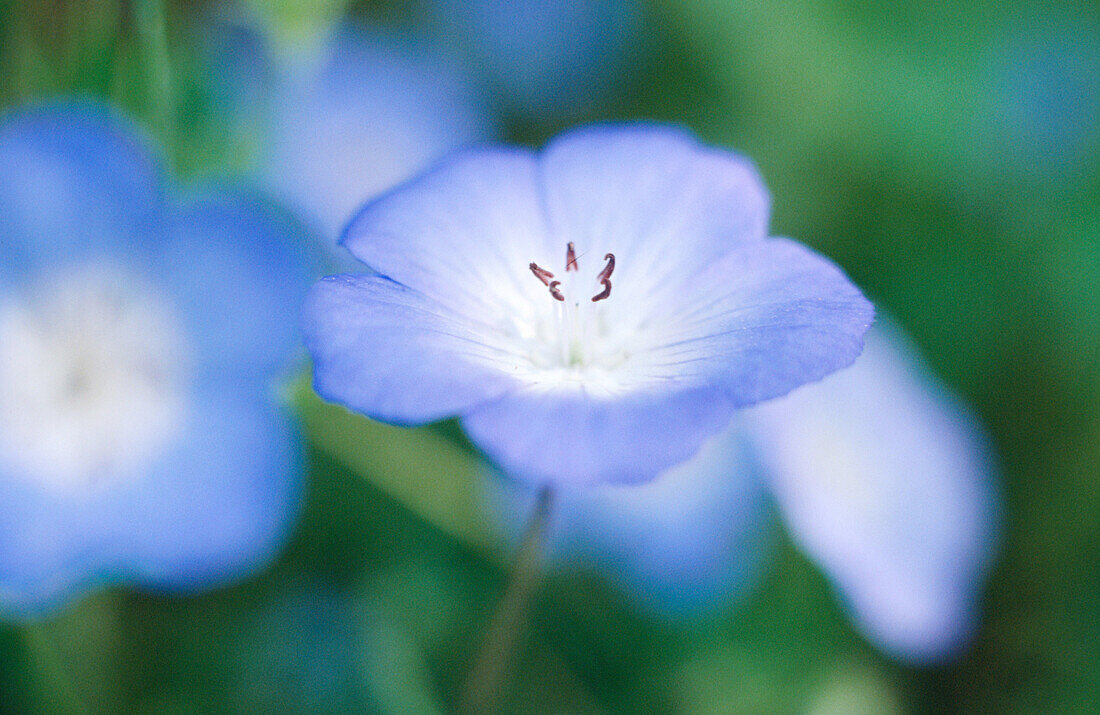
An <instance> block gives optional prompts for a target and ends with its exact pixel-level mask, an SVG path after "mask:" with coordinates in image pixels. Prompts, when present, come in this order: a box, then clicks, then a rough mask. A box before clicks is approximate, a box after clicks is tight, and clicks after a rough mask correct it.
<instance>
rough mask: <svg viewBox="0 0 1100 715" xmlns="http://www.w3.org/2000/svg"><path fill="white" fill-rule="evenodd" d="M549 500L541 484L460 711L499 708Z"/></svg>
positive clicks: (534, 581) (532, 584) (534, 580)
mask: <svg viewBox="0 0 1100 715" xmlns="http://www.w3.org/2000/svg"><path fill="white" fill-rule="evenodd" d="M550 503H551V492H550V487H543V488H542V489H541V490H540V491H539V494H538V497H537V499H536V502H535V509H534V511H533V512H532V514H531V518H530V520H529V521H528V522H527V530H526V532H525V533H524V535H523V542H522V543H521V544H520V547H519V551H518V552H517V553H516V558H515V561H514V562H513V564H512V571H511V575H510V576H509V578H508V586H507V588H506V589H505V591H504V596H503V598H501V600H500V604H499V605H498V606H497V610H496V613H494V614H493V618H492V620H491V621H490V622H489V626H488V629H487V630H486V632H485V639H484V640H483V641H482V643H481V648H480V649H479V650H478V653H477V658H476V659H475V660H474V667H473V668H472V669H471V670H470V674H469V675H468V676H467V678H466V684H465V686H464V687H463V689H462V697H461V699H460V700H459V706H458V710H459V712H463V713H489V712H497V711H498V710H499V709H500V705H501V701H502V696H503V695H504V687H505V685H506V684H507V682H508V677H509V675H510V671H511V668H512V666H513V665H514V663H515V659H516V658H515V655H516V650H517V646H518V644H519V641H520V639H521V636H522V635H523V633H524V625H525V622H526V619H527V611H528V609H529V607H530V604H531V597H532V595H534V592H535V591H536V589H537V588H538V584H539V574H540V569H539V563H540V561H541V555H542V547H543V542H544V540H545V536H546V531H547V527H548V526H549V522H550V518H549V517H550Z"/></svg>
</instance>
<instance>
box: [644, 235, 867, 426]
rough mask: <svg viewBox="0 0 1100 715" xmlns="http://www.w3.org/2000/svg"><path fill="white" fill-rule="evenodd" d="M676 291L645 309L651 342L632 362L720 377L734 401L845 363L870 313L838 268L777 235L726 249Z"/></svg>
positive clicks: (691, 379) (776, 391)
mask: <svg viewBox="0 0 1100 715" xmlns="http://www.w3.org/2000/svg"><path fill="white" fill-rule="evenodd" d="M676 294H677V296H678V297H677V298H676V299H675V300H670V301H667V302H666V303H664V304H661V305H659V306H656V307H655V308H654V309H653V313H652V314H651V315H650V316H649V322H650V325H651V326H652V327H651V328H650V329H651V330H653V331H654V333H655V334H656V335H657V336H656V337H653V338H650V341H651V342H655V343H656V344H657V345H659V347H657V348H655V349H653V350H652V351H650V352H649V353H648V354H645V355H639V356H637V359H638V361H639V362H640V363H643V364H646V363H648V364H649V365H651V369H652V370H653V371H654V372H656V371H658V370H665V371H667V370H669V368H670V366H672V367H674V368H675V370H674V374H675V375H676V379H677V380H679V381H681V382H683V383H685V384H711V385H720V386H721V387H722V389H723V390H724V391H725V392H726V394H727V396H728V398H729V399H730V400H731V401H732V402H733V403H734V404H735V405H737V406H739V407H741V406H746V405H751V404H753V403H756V402H760V401H761V400H767V399H771V398H773V397H778V396H780V395H784V394H786V393H787V392H789V391H791V390H792V389H794V388H796V387H798V386H800V385H803V384H805V383H807V382H814V381H816V380H820V379H821V378H822V377H824V376H825V375H827V374H829V373H830V372H833V371H834V370H838V369H840V368H842V367H846V366H848V365H850V364H851V363H852V361H853V360H855V359H856V357H857V356H858V355H859V353H860V350H861V349H862V347H863V342H862V337H863V333H864V332H865V331H866V330H867V327H868V326H869V325H870V324H871V321H872V320H873V317H874V308H873V307H872V306H871V304H870V303H869V302H868V301H867V299H866V298H864V297H863V295H862V294H861V293H860V292H859V289H858V288H856V287H855V286H854V285H852V284H851V282H849V280H848V279H847V277H846V276H845V275H844V273H843V272H841V270H840V269H839V268H837V267H836V266H835V265H833V264H832V263H831V262H830V261H828V260H827V259H825V258H823V257H821V256H819V255H817V254H815V253H814V252H813V251H810V250H809V249H808V248H805V247H804V246H802V245H800V244H798V243H795V242H794V241H789V240H787V239H779V238H775V239H768V240H765V241H755V242H752V243H746V244H744V245H742V246H740V247H738V248H736V249H734V250H733V251H731V252H730V253H729V254H727V255H726V256H725V257H724V258H723V259H722V260H720V261H718V262H716V263H714V264H713V265H711V266H710V268H708V269H707V270H706V271H705V272H704V273H702V274H700V275H698V276H696V277H694V278H690V279H688V280H686V281H684V282H681V283H680V284H678V285H677V290H676Z"/></svg>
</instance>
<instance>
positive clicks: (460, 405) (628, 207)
mask: <svg viewBox="0 0 1100 715" xmlns="http://www.w3.org/2000/svg"><path fill="white" fill-rule="evenodd" d="M767 223H768V197H767V194H766V191H765V189H764V187H763V185H762V183H761V181H760V179H759V177H758V175H757V173H756V171H755V169H754V168H753V167H752V166H751V164H750V163H749V162H747V161H746V160H744V159H743V158H741V157H739V156H737V155H734V154H731V153H728V152H725V151H721V150H717V149H712V148H707V147H705V146H703V145H701V144H699V143H698V142H697V141H696V140H695V139H694V138H693V137H692V136H690V135H689V134H687V133H686V132H684V131H682V130H679V129H675V128H670V127H664V126H659V125H648V124H639V125H601V126H594V127H589V128H584V129H580V130H576V131H573V132H570V133H567V134H565V135H563V136H562V137H560V138H558V139H557V140H555V141H553V142H551V143H550V144H549V145H548V146H547V147H546V148H545V149H543V150H542V151H541V152H538V153H536V152H532V151H529V150H525V149H518V148H485V149H477V150H469V151H465V152H461V153H458V154H456V155H454V156H452V157H451V158H449V159H447V160H445V161H444V162H442V163H441V164H439V165H438V166H436V167H435V168H434V169H433V170H431V171H429V172H428V173H426V174H424V175H423V176H421V177H420V178H418V179H416V180H413V181H411V182H409V183H407V184H405V185H403V186H401V187H398V188H397V189H395V190H393V191H392V192H390V193H388V194H386V195H384V196H382V197H380V198H378V199H377V200H375V201H373V202H372V203H370V204H368V205H367V206H366V207H365V208H364V209H363V210H362V211H361V212H360V213H359V214H358V216H356V218H354V219H353V220H352V222H351V223H350V224H349V226H348V227H347V229H346V230H345V232H344V236H343V238H342V242H343V245H345V246H346V247H347V248H348V249H349V250H350V251H351V253H352V254H353V255H355V256H356V257H357V258H358V259H360V260H361V261H363V262H364V263H365V264H367V265H368V266H369V267H370V268H372V269H373V270H374V271H376V272H377V275H339V276H333V277H329V278H326V279H325V280H323V281H322V282H321V283H319V284H318V285H317V286H315V287H314V289H313V291H312V292H311V293H310V296H309V298H308V299H307V301H306V305H305V309H304V317H303V326H304V332H305V337H306V344H307V347H308V348H309V350H310V352H311V354H312V355H313V358H314V365H315V373H314V378H315V379H314V385H315V388H316V389H317V391H318V393H319V394H321V395H322V396H324V397H326V398H328V399H330V400H333V401H336V402H340V403H343V404H345V405H347V406H349V407H351V408H352V409H355V410H357V411H360V412H362V413H364V414H366V415H368V416H370V417H373V418H376V419H380V420H383V421H387V422H393V423H399V424H419V423H425V422H431V421H434V420H438V419H442V418H447V417H452V416H461V418H462V424H463V426H464V428H465V430H466V432H467V433H468V434H469V436H470V437H471V439H472V440H473V441H474V442H475V443H476V444H477V445H478V446H480V447H481V448H482V449H483V450H484V451H485V452H486V453H487V454H488V455H489V456H490V457H491V458H492V459H493V460H495V461H496V462H497V463H498V464H499V465H501V466H502V467H503V468H504V470H505V471H506V472H508V473H509V474H511V475H514V476H516V477H519V478H522V479H525V480H528V481H530V482H534V483H541V484H559V485H579V484H592V483H601V482H641V481H645V480H648V479H650V478H652V477H653V476H654V475H656V474H657V473H658V472H660V471H662V470H663V469H665V468H667V467H669V466H671V465H673V464H676V463H678V462H681V461H683V460H685V459H687V458H689V457H690V456H691V455H692V454H694V453H695V452H696V451H697V450H698V449H699V447H700V445H701V444H702V442H703V441H704V440H705V439H706V438H707V437H709V436H710V435H712V434H714V433H716V432H718V431H719V430H721V429H722V428H723V427H724V426H725V425H726V424H727V423H728V422H729V420H730V418H731V417H732V415H733V414H734V412H735V411H736V410H737V409H738V408H742V407H745V406H748V405H751V404H754V403H756V402H760V401H762V400H767V399H770V398H774V397H778V396H780V395H783V394H786V393H787V392H789V391H790V390H792V389H794V388H795V387H798V386H799V385H802V384H804V383H807V382H812V381H815V380H819V379H821V378H822V377H824V376H825V375H827V374H829V373H830V372H832V371H834V370H837V369H839V368H841V367H844V366H846V365H848V364H850V363H851V362H852V361H853V360H855V358H856V357H857V356H858V355H859V352H860V350H861V348H862V336H863V333H864V332H865V331H866V329H867V327H868V326H869V325H870V323H871V321H872V314H873V309H872V307H871V305H870V303H868V302H867V300H866V299H865V298H864V297H863V296H862V294H861V293H860V292H859V290H858V289H857V288H856V287H855V286H853V285H852V284H851V283H850V282H849V281H848V279H847V278H846V277H845V276H844V274H843V273H842V272H841V271H840V270H839V269H838V268H837V267H836V266H834V265H833V264H832V263H830V262H829V261H827V260H826V259H824V258H822V257H821V256H818V255H816V254H814V253H813V252H811V251H810V250H808V249H806V248H805V247H803V246H801V245H799V244H797V243H795V242H793V241H790V240H787V239H781V238H769V237H768V235H767Z"/></svg>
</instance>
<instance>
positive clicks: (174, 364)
mask: <svg viewBox="0 0 1100 715" xmlns="http://www.w3.org/2000/svg"><path fill="white" fill-rule="evenodd" d="M181 328H182V325H181V322H180V320H179V319H178V317H177V316H176V314H175V313H174V311H173V309H172V306H171V305H170V304H169V302H168V301H167V300H166V299H165V298H164V297H163V296H162V295H161V294H160V293H159V292H158V291H157V289H156V288H155V287H154V286H151V285H149V284H148V283H147V282H146V281H145V280H144V279H143V278H142V277H141V276H140V275H139V274H136V273H135V272H133V271H130V270H127V269H125V268H123V267H121V266H119V265H112V264H106V263H91V264H87V265H81V266H75V267H69V268H65V269H57V270H56V271H55V272H54V273H52V274H51V275H48V276H46V277H44V278H43V279H42V280H40V281H38V282H37V283H36V284H35V286H34V288H33V289H31V290H29V291H27V292H26V293H25V294H22V295H20V294H15V295H7V296H5V297H4V298H2V299H0V469H2V470H3V471H5V472H10V473H13V474H17V475H23V476H26V477H28V478H31V479H34V480H36V481H38V482H40V483H42V484H44V485H47V486H49V487H54V488H58V489H78V488H81V487H84V486H88V485H93V484H98V483H101V482H103V481H104V480H107V481H112V480H117V479H125V478H129V477H130V476H132V475H136V474H140V473H141V472H142V469H143V468H144V467H146V466H148V465H149V464H150V463H152V462H153V461H154V460H155V459H156V458H157V457H158V456H160V455H161V453H162V452H164V450H165V449H166V448H167V447H168V446H169V445H170V444H171V442H172V441H173V440H174V439H175V438H176V437H177V436H178V435H179V433H180V431H181V430H182V428H183V425H184V422H185V418H186V413H187V409H188V400H187V394H188V390H187V389H186V388H187V383H188V378H189V374H190V363H191V360H190V357H189V349H188V343H187V340H186V338H185V336H184V334H183V331H182V329H181Z"/></svg>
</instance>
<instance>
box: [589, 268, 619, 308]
mask: <svg viewBox="0 0 1100 715" xmlns="http://www.w3.org/2000/svg"><path fill="white" fill-rule="evenodd" d="M612 265H614V264H612ZM608 273H610V271H608ZM600 275H603V274H602V273H601V274H600ZM600 283H603V290H602V291H600V293H599V294H598V295H594V296H592V302H593V303H599V302H600V301H601V300H607V299H608V298H610V297H611V279H610V278H604V279H603V280H601V281H600Z"/></svg>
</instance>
